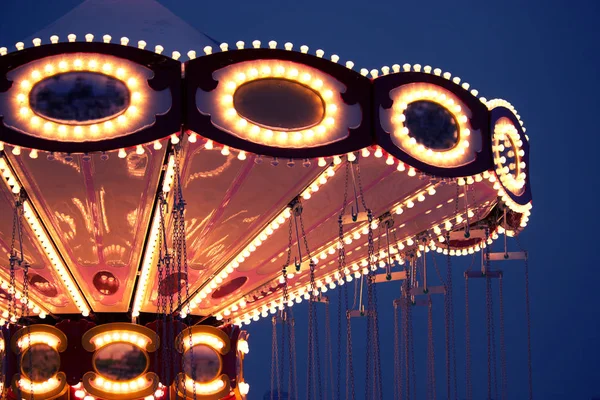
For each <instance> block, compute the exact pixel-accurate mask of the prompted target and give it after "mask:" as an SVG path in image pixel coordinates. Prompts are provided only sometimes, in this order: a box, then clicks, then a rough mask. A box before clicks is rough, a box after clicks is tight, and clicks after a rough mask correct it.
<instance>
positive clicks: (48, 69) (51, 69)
mask: <svg viewBox="0 0 600 400" xmlns="http://www.w3.org/2000/svg"><path fill="white" fill-rule="evenodd" d="M44 71H45V72H46V73H47V74H51V73H53V72H54V67H53V66H52V64H46V66H45V67H44Z"/></svg>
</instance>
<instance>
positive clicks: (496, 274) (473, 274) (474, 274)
mask: <svg viewBox="0 0 600 400" xmlns="http://www.w3.org/2000/svg"><path fill="white" fill-rule="evenodd" d="M465 277H466V278H502V271H500V270H496V271H485V272H478V271H466V272H465Z"/></svg>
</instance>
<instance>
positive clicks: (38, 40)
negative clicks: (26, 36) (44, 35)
mask: <svg viewBox="0 0 600 400" xmlns="http://www.w3.org/2000/svg"><path fill="white" fill-rule="evenodd" d="M31 42H32V43H33V45H34V46H35V47H38V46H39V45H41V44H42V39H40V38H35V39H33V40H32V41H31Z"/></svg>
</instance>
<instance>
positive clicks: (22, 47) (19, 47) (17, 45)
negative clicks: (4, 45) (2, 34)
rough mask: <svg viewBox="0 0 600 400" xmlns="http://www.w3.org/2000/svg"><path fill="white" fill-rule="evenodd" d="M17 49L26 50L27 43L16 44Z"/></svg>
mask: <svg viewBox="0 0 600 400" xmlns="http://www.w3.org/2000/svg"><path fill="white" fill-rule="evenodd" d="M15 47H16V48H17V50H19V51H21V50H23V49H24V48H25V43H23V42H18V43H17V44H15Z"/></svg>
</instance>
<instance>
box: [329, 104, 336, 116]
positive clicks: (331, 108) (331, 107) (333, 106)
mask: <svg viewBox="0 0 600 400" xmlns="http://www.w3.org/2000/svg"><path fill="white" fill-rule="evenodd" d="M337 109H338V108H337V106H336V105H335V104H329V105H328V106H327V112H328V113H329V114H334V113H335V112H336V111H337Z"/></svg>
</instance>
